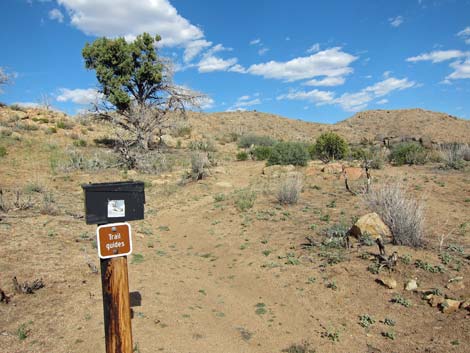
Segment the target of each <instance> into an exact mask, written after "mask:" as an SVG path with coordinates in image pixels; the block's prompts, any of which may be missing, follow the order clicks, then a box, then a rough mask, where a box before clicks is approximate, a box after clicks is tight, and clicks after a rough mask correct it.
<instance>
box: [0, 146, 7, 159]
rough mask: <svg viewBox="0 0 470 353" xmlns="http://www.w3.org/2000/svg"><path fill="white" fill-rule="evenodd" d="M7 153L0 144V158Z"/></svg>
mask: <svg viewBox="0 0 470 353" xmlns="http://www.w3.org/2000/svg"><path fill="white" fill-rule="evenodd" d="M6 155H7V149H6V148H5V147H3V146H0V158H1V157H5V156H6Z"/></svg>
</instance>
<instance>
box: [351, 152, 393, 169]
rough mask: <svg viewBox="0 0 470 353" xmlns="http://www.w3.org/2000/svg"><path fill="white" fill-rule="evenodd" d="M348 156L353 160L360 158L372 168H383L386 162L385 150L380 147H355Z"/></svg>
mask: <svg viewBox="0 0 470 353" xmlns="http://www.w3.org/2000/svg"><path fill="white" fill-rule="evenodd" d="M348 157H349V158H350V159H352V160H360V161H363V162H364V163H366V164H367V166H369V168H371V169H382V168H383V166H384V164H385V159H386V158H385V152H384V151H383V150H382V149H381V148H379V147H370V148H361V147H353V148H351V150H350V151H349V154H348Z"/></svg>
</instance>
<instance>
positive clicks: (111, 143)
mask: <svg viewBox="0 0 470 353" xmlns="http://www.w3.org/2000/svg"><path fill="white" fill-rule="evenodd" d="M93 142H94V143H95V145H97V146H104V147H116V146H117V145H118V140H116V139H114V138H111V137H107V136H105V137H100V138H96V139H94V140H93Z"/></svg>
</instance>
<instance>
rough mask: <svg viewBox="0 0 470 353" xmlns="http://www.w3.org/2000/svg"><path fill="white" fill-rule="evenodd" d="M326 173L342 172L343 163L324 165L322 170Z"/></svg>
mask: <svg viewBox="0 0 470 353" xmlns="http://www.w3.org/2000/svg"><path fill="white" fill-rule="evenodd" d="M321 171H322V172H323V173H326V174H340V173H342V172H343V165H342V164H341V163H336V162H334V163H328V164H327V165H325V166H324V167H323V168H322V170H321Z"/></svg>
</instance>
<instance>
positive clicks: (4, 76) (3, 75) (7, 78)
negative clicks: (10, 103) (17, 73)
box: [0, 67, 12, 93]
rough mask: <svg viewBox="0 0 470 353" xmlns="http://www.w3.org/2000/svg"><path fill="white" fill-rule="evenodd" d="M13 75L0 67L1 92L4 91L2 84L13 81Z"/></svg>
mask: <svg viewBox="0 0 470 353" xmlns="http://www.w3.org/2000/svg"><path fill="white" fill-rule="evenodd" d="M11 79H12V77H11V75H10V74H8V73H7V72H6V71H5V69H4V68H3V67H0V93H2V92H3V91H2V86H5V85H7V84H9V83H11Z"/></svg>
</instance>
